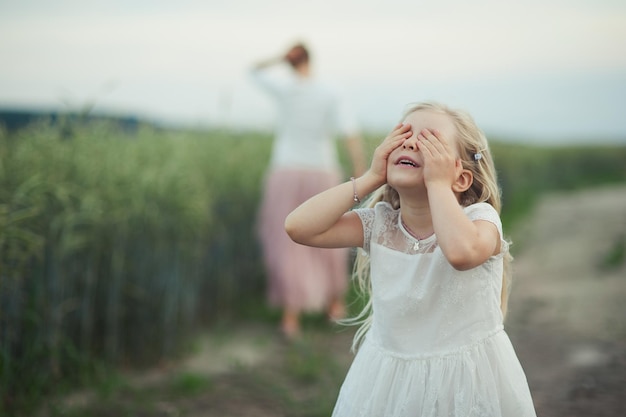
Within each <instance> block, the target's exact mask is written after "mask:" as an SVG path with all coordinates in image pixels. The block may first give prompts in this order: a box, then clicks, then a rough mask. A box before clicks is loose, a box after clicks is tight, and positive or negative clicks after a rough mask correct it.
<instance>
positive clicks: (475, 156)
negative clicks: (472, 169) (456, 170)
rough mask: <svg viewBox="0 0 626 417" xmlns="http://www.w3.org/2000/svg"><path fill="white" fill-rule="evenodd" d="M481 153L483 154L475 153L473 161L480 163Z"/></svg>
mask: <svg viewBox="0 0 626 417" xmlns="http://www.w3.org/2000/svg"><path fill="white" fill-rule="evenodd" d="M482 152H483V151H478V152H476V153H475V154H474V161H476V162H478V161H480V160H481V159H483V154H482Z"/></svg>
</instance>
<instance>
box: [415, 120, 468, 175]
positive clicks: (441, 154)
mask: <svg viewBox="0 0 626 417" xmlns="http://www.w3.org/2000/svg"><path fill="white" fill-rule="evenodd" d="M417 140H418V147H419V150H420V151H421V152H422V157H423V158H424V182H425V183H426V187H428V186H429V185H433V184H443V185H445V186H448V187H452V184H453V183H454V181H455V180H456V178H457V177H458V175H459V173H460V172H461V171H462V169H463V168H462V165H461V159H460V158H459V157H457V155H456V152H455V151H454V149H453V148H452V146H451V145H450V142H449V141H448V140H447V139H446V138H445V137H444V136H443V135H442V134H441V132H439V131H438V130H433V131H430V130H428V129H423V130H422V131H421V132H420V133H419V134H418V135H417Z"/></svg>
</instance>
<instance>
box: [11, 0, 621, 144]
mask: <svg viewBox="0 0 626 417" xmlns="http://www.w3.org/2000/svg"><path fill="white" fill-rule="evenodd" d="M296 40H304V41H305V42H307V43H308V44H309V45H310V47H311V49H312V52H313V59H314V64H315V71H316V73H317V74H319V75H320V76H322V77H323V78H327V79H331V80H333V81H335V82H337V83H338V84H340V85H342V87H343V89H344V92H345V94H346V95H347V96H348V97H349V99H350V100H351V101H352V103H353V107H354V108H355V112H356V114H357V117H358V119H359V121H360V123H361V125H362V126H363V129H371V128H375V129H382V130H387V129H388V128H389V127H391V125H393V124H394V123H395V122H396V121H397V119H398V118H399V117H400V115H401V113H402V110H403V109H404V106H405V105H406V104H407V103H410V102H415V101H421V100H436V101H440V102H444V103H447V104H449V105H452V106H455V107H462V108H465V109H467V110H469V111H470V113H472V114H473V115H474V116H475V118H476V119H477V121H478V122H479V124H480V125H481V126H482V127H483V128H484V129H485V130H486V131H487V132H488V133H491V134H495V135H500V136H507V137H511V138H515V139H519V140H528V141H534V142H540V141H551V142H554V141H564V140H565V139H570V140H578V139H585V140H603V141H605V140H612V141H615V140H618V141H622V142H625V143H626V52H625V51H626V1H623V0H620V1H611V0H595V1H594V0H541V1H540V0H525V1H524V2H520V1H507V0H498V1H495V0H493V1H492V0H474V1H465V0H440V1H438V2H432V1H428V2H421V1H417V0H406V1H405V0H385V1H382V0H379V1H369V0H347V1H341V0H317V1H301V2H298V1H293V0H290V1H286V0H265V1H254V0H229V1H224V0H219V1H217V0H205V1H195V0H189V1H185V0H181V1H177V2H171V1H168V2H160V1H149V0H145V1H141V0H124V1H122V0H107V1H104V0H92V1H78V0H56V1H54V2H50V1H43V0H20V1H9V0H0V57H1V60H2V64H1V65H0V107H4V108H6V107H20V108H25V107H27V108H31V107H39V108H42V107H43V108H65V109H72V110H74V109H78V108H80V107H81V106H85V105H87V104H88V103H91V102H95V103H96V105H95V109H96V110H99V111H115V112H118V113H130V114H134V115H138V116H145V117H149V118H152V119H155V120H161V121H167V122H176V123H186V124H190V125H194V126H198V125H211V124H228V125H230V126H232V127H234V128H237V127H253V126H261V127H266V128H267V127H271V126H272V124H273V120H274V109H273V107H272V105H271V104H272V103H271V102H270V101H269V100H268V98H267V97H265V96H264V95H263V94H262V93H261V92H260V91H258V90H257V89H256V88H255V87H254V85H252V83H251V82H250V80H249V78H248V77H247V70H248V69H249V67H250V66H251V64H252V63H254V62H256V61H258V60H260V59H263V58H266V57H268V56H273V55H276V54H278V53H282V52H283V51H284V50H285V49H286V48H287V46H288V45H289V44H290V43H292V42H293V41H296Z"/></svg>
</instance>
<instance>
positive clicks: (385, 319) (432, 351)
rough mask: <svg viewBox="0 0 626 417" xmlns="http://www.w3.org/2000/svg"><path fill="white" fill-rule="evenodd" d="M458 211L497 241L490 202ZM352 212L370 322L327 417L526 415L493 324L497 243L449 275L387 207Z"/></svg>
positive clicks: (522, 387) (519, 373)
mask: <svg viewBox="0 0 626 417" xmlns="http://www.w3.org/2000/svg"><path fill="white" fill-rule="evenodd" d="M464 210H465V213H466V215H467V216H468V217H469V218H470V219H471V220H478V219H481V220H486V221H489V222H492V223H493V224H495V225H496V226H497V228H498V231H499V232H500V236H502V225H501V222H500V218H499V216H498V213H497V212H496V211H495V209H494V208H493V207H492V206H491V205H489V204H487V203H478V204H474V205H471V206H469V207H467V208H465V209H464ZM355 211H356V212H357V214H358V215H359V217H360V218H361V221H362V223H363V230H364V234H365V236H364V237H365V239H364V242H365V244H364V248H363V249H364V250H365V251H366V252H368V253H369V255H370V265H371V266H370V267H371V280H372V293H373V295H372V302H373V317H372V326H371V328H370V329H369V331H368V333H367V335H366V337H365V340H364V342H363V344H362V345H361V347H360V348H359V351H358V353H357V355H356V357H355V359H354V362H353V363H352V366H351V368H350V371H349V372H348V375H347V376H346V379H345V381H344V383H343V386H342V387H341V391H340V393H339V398H338V400H337V403H336V405H335V410H334V412H333V417H344V416H345V417H347V416H350V417H357V416H363V417H365V416H366V417H392V416H393V417H404V416H406V417H408V416H415V417H418V416H419V417H444V416H445V417H451V416H454V417H479V416H480V417H483V416H484V417H526V416H536V414H535V410H534V406H533V403H532V398H531V396H530V391H529V388H528V383H527V381H526V376H525V374H524V371H523V369H522V367H521V365H520V363H519V360H518V358H517V356H516V354H515V351H514V350H513V347H512V345H511V342H510V340H509V337H508V336H507V334H506V333H505V331H504V329H503V324H502V322H503V320H502V313H501V310H500V292H501V288H502V268H503V260H502V259H503V256H504V253H505V252H506V251H507V250H508V245H507V243H506V241H504V240H503V239H502V242H501V246H502V251H501V253H500V254H499V255H497V256H492V257H491V258H490V259H489V260H488V261H487V262H485V263H484V264H482V265H480V266H478V267H476V268H474V269H471V270H468V271H457V270H455V269H454V268H452V266H451V265H450V264H449V263H448V261H447V260H446V258H445V257H444V255H443V253H442V252H441V249H440V248H439V246H438V245H437V238H436V236H435V235H433V236H431V237H429V238H427V239H425V240H421V241H419V242H418V241H417V240H415V239H413V238H412V237H411V236H410V235H409V233H408V232H407V231H406V230H405V229H404V227H403V226H402V223H401V220H400V212H399V210H394V209H393V208H392V207H391V206H390V205H389V204H387V203H378V204H377V205H376V206H375V207H374V208H367V209H357V210H355ZM416 243H418V244H419V245H417V244H416ZM418 246H419V247H418Z"/></svg>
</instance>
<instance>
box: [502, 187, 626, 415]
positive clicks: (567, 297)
mask: <svg viewBox="0 0 626 417" xmlns="http://www.w3.org/2000/svg"><path fill="white" fill-rule="evenodd" d="M515 235H516V241H517V242H518V243H517V244H518V245H519V247H518V248H516V249H517V251H516V252H515V253H516V260H515V263H514V265H515V278H514V279H515V281H514V287H513V295H512V300H511V312H510V316H509V319H508V321H507V331H508V333H509V334H510V336H511V339H512V340H513V344H514V346H515V347H516V350H517V352H518V355H519V357H520V360H521V361H522V364H523V366H524V368H525V370H526V374H527V376H528V379H529V384H530V386H531V389H532V391H533V397H534V400H535V405H536V408H537V413H538V415H539V416H543V417H550V416H594V417H601V416H623V415H626V405H625V404H626V321H625V319H626V263H625V262H624V260H623V256H624V245H625V244H626V187H608V188H602V189H596V190H587V191H584V192H577V193H575V194H564V195H560V194H555V195H550V196H547V197H545V198H544V199H543V200H542V201H541V202H540V203H539V205H538V206H537V207H536V209H535V210H534V213H533V214H532V216H530V218H529V219H528V221H527V222H526V224H524V225H522V226H520V227H519V228H518V230H516V234H515ZM620 248H621V249H620ZM620 253H621V256H622V261H621V264H619V265H614V264H618V263H619V262H618V261H617V260H614V261H611V260H610V258H611V255H613V257H614V258H615V259H618V258H619V254H620Z"/></svg>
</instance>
